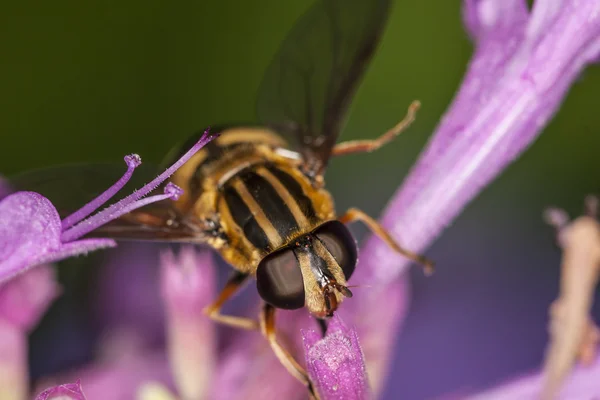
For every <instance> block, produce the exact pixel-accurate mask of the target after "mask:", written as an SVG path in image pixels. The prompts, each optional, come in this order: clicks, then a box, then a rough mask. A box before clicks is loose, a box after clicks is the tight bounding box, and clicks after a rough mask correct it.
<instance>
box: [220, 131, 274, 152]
mask: <svg viewBox="0 0 600 400" xmlns="http://www.w3.org/2000/svg"><path fill="white" fill-rule="evenodd" d="M215 142H216V143H217V144H218V145H219V146H227V145H230V144H234V143H253V142H263V143H268V144H273V145H276V146H282V147H283V146H285V145H286V143H285V141H284V140H283V139H282V138H281V136H279V135H277V134H276V133H274V132H271V131H269V130H266V129H260V128H232V129H227V130H225V131H223V132H222V134H221V136H219V137H218V138H217V139H216V140H215Z"/></svg>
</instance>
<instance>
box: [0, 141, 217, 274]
mask: <svg viewBox="0 0 600 400" xmlns="http://www.w3.org/2000/svg"><path fill="white" fill-rule="evenodd" d="M213 138H214V136H212V135H210V134H209V133H208V131H206V132H205V133H204V135H203V136H202V138H201V139H200V140H199V141H198V142H197V143H196V144H195V145H194V146H193V147H192V148H191V149H190V150H189V151H188V152H187V153H185V154H184V155H183V156H182V157H181V158H180V159H179V160H178V161H177V162H175V163H174V164H173V165H172V166H171V167H169V168H168V169H167V170H166V171H165V172H163V173H162V174H161V175H159V176H158V177H156V178H155V179H154V180H153V181H152V182H150V183H148V184H147V185H145V186H143V187H142V188H141V189H139V190H137V191H135V192H134V193H132V194H130V195H129V196H127V197H125V198H124V199H122V200H120V201H119V202H117V203H115V204H113V205H111V206H109V207H107V208H106V209H104V210H102V211H100V212H98V213H96V214H94V215H91V214H92V213H93V212H94V211H96V209H98V208H99V207H100V206H102V205H103V204H104V203H106V202H107V201H108V200H109V199H110V198H112V197H113V196H114V195H115V194H116V193H117V192H118V191H119V190H120V189H121V188H122V187H123V186H124V185H125V184H126V183H127V181H128V180H129V178H130V177H131V175H132V174H133V170H134V169H135V168H136V167H137V166H139V165H140V164H141V159H140V157H139V156H138V155H136V154H133V155H129V156H126V157H125V163H126V164H127V172H125V174H124V175H123V177H122V178H121V179H119V181H118V182H116V183H115V184H114V185H113V186H111V187H110V188H108V189H107V190H106V191H105V192H104V193H102V194H101V195H100V196H98V197H97V198H96V199H94V200H92V201H91V202H90V203H88V204H86V205H85V206H83V207H82V208H81V209H79V210H78V211H76V212H75V213H73V214H71V215H69V216H68V217H66V218H65V219H64V220H62V221H61V220H60V217H59V215H58V212H57V211H56V209H55V208H54V206H53V205H52V203H51V202H50V201H49V200H48V199H46V198H45V197H44V196H42V195H40V194H38V193H34V192H17V193H13V194H11V195H8V196H7V197H5V198H4V199H3V200H2V201H0V220H2V221H3V222H4V223H3V224H2V225H0V283H2V282H4V281H6V280H7V279H10V278H11V277H13V276H15V275H17V274H19V273H21V272H23V271H25V270H27V269H29V268H31V267H33V266H35V265H39V264H42V263H49V262H55V261H60V260H62V259H65V258H68V257H73V256H76V255H80V254H86V253H88V252H90V251H93V250H97V249H101V248H106V247H113V246H116V243H115V242H114V240H112V239H81V238H82V237H83V236H84V235H86V234H88V233H89V232H91V231H93V230H94V229H96V228H98V227H100V226H102V225H104V224H106V223H108V222H110V221H112V220H114V219H115V218H118V217H120V216H121V215H124V214H127V213H128V212H131V211H133V210H135V209H136V208H139V207H142V206H145V205H148V204H150V203H153V202H156V201H161V200H164V199H169V198H170V199H174V200H176V199H177V198H178V197H179V196H180V195H181V193H182V190H181V189H180V188H179V187H177V186H176V185H174V184H171V183H169V184H167V185H166V186H165V190H164V194H159V195H154V196H150V197H147V198H143V197H144V196H145V195H147V194H148V193H150V192H151V191H153V190H154V189H156V187H157V186H158V185H159V184H161V183H162V182H163V181H165V180H166V179H167V178H168V177H169V176H171V175H172V174H173V173H174V172H175V171H176V170H177V169H178V168H179V167H180V166H181V165H183V164H184V163H185V162H186V161H187V160H189V159H190V157H192V156H193V155H194V154H195V153H196V152H197V151H198V150H199V149H200V148H202V147H203V146H204V145H205V144H206V143H208V142H209V141H210V140H212V139H213ZM90 215H91V216H90Z"/></svg>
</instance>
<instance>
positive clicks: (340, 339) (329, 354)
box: [302, 317, 369, 400]
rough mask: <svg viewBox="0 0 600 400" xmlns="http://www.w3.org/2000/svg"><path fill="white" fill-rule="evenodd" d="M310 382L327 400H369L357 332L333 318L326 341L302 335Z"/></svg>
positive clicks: (311, 334)
mask: <svg viewBox="0 0 600 400" xmlns="http://www.w3.org/2000/svg"><path fill="white" fill-rule="evenodd" d="M302 336H303V341H304V352H305V356H306V364H307V369H308V373H309V375H310V378H311V380H312V381H313V383H314V384H315V387H316V389H317V391H318V392H319V394H320V395H321V398H323V399H324V400H335V399H339V400H342V399H343V400H346V399H347V400H352V399H356V400H360V399H367V398H369V383H368V379H367V370H366V367H365V360H364V357H363V353H362V351H361V348H360V344H359V343H358V335H357V333H356V331H355V330H354V329H349V328H348V327H346V326H345V325H344V323H343V322H342V321H341V320H340V318H339V317H334V318H333V319H332V320H331V322H330V324H329V328H328V329H327V334H326V335H325V337H324V338H321V335H320V334H319V333H317V332H315V331H314V330H308V331H303V332H302Z"/></svg>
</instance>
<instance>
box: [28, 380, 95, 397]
mask: <svg viewBox="0 0 600 400" xmlns="http://www.w3.org/2000/svg"><path fill="white" fill-rule="evenodd" d="M52 399H56V400H86V399H85V395H84V394H83V390H82V389H81V383H80V382H79V381H77V382H75V383H67V384H65V385H59V386H55V387H52V388H50V389H47V390H44V391H43V392H42V393H40V394H38V395H37V396H36V398H35V400H52Z"/></svg>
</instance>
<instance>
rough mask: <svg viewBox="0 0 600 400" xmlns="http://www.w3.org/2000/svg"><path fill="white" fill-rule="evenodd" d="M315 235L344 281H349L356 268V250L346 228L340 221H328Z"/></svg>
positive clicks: (354, 243) (352, 238) (354, 242)
mask: <svg viewBox="0 0 600 400" xmlns="http://www.w3.org/2000/svg"><path fill="white" fill-rule="evenodd" d="M315 235H316V236H317V238H319V240H321V242H322V243H323V245H325V247H326V248H327V250H329V252H330V253H331V255H332V256H333V258H335V261H337V263H338V264H339V265H340V267H341V268H342V271H344V276H345V277H346V280H348V279H350V277H351V276H352V273H353V272H354V268H355V267H356V260H357V249H356V241H355V240H354V237H352V234H351V233H350V231H349V230H348V228H346V226H345V225H344V224H342V223H341V222H340V221H330V222H327V223H325V224H323V225H321V226H320V227H319V228H318V229H317V230H316V231H315Z"/></svg>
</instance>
